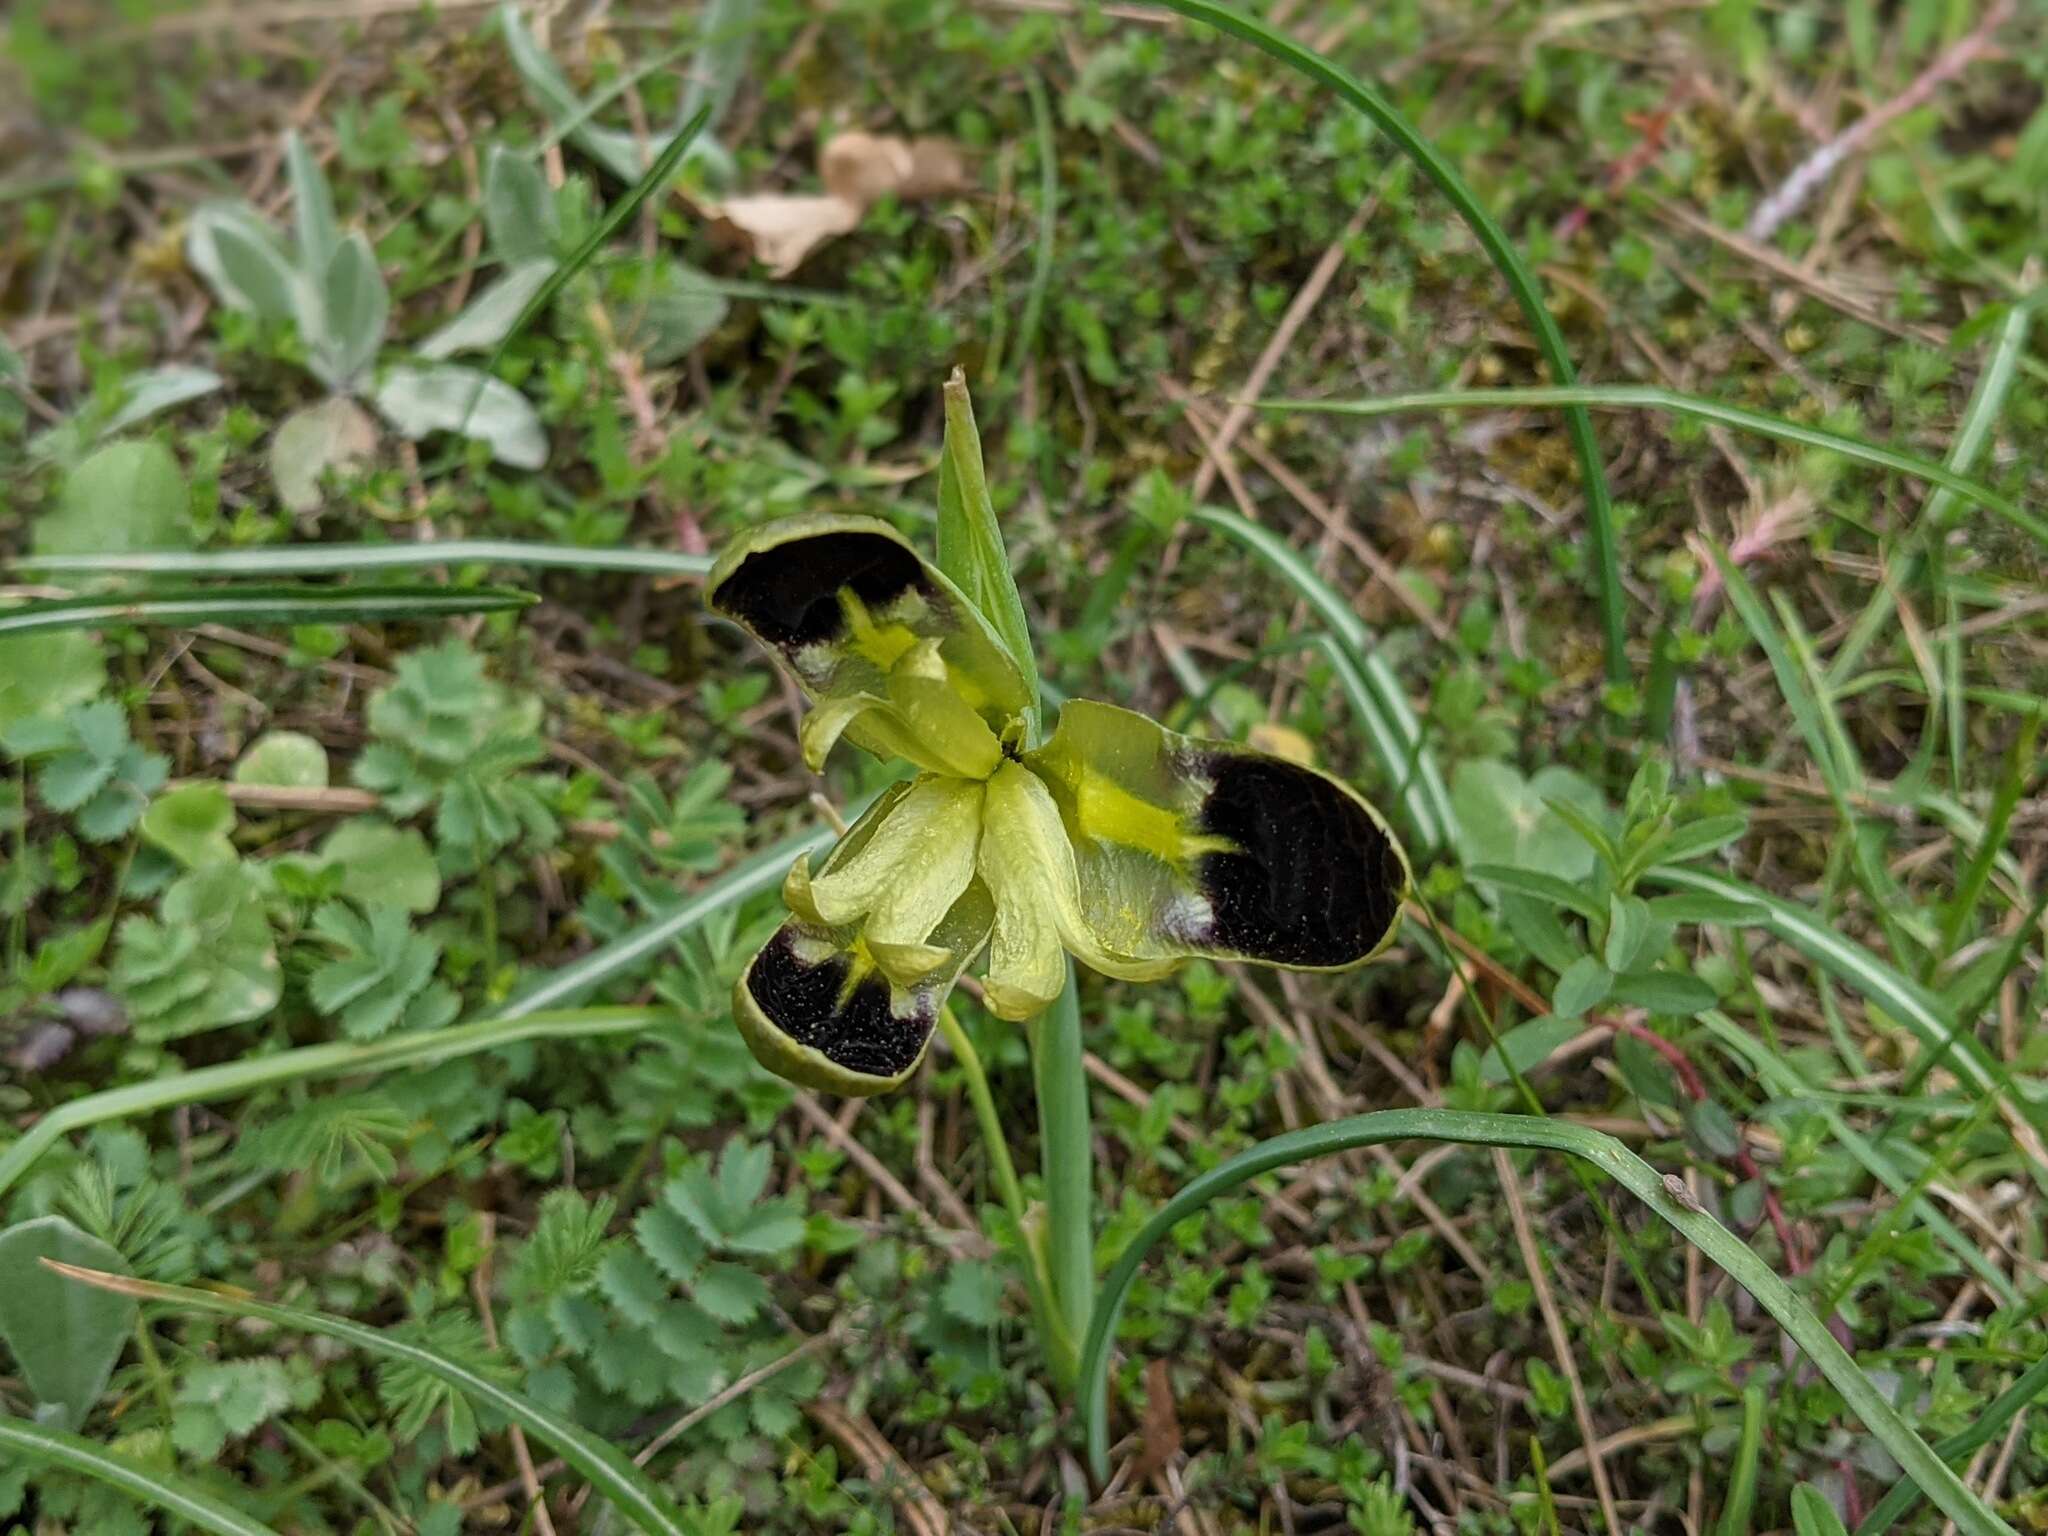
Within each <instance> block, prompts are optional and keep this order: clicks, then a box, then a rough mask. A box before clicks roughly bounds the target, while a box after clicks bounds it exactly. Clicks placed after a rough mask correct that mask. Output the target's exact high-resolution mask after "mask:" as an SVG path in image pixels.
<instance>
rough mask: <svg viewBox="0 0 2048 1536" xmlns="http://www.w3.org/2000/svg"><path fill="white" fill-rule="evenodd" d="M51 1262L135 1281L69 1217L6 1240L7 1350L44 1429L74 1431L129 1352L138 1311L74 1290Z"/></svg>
mask: <svg viewBox="0 0 2048 1536" xmlns="http://www.w3.org/2000/svg"><path fill="white" fill-rule="evenodd" d="M46 1258H48V1259H57V1260H59V1261H61V1262H63V1263H66V1264H83V1265H88V1266H90V1267H92V1268H94V1269H105V1270H112V1271H114V1272H115V1273H117V1274H125V1273H127V1270H128V1261H127V1260H126V1259H124V1258H122V1257H121V1255H120V1254H119V1253H118V1252H116V1251H115V1250H114V1249H112V1248H110V1247H108V1246H107V1245H106V1244H105V1243H103V1242H101V1241H100V1240H99V1239H98V1238H96V1237H93V1236H90V1235H89V1234H87V1233H84V1232H81V1231H79V1230H78V1228H77V1227H75V1226H73V1225H72V1224H71V1223H70V1222H69V1221H67V1220H65V1219H64V1218H63V1217H62V1216H43V1217H38V1218H37V1219H36V1220H34V1221H25V1222H21V1223H20V1224H18V1225H16V1226H13V1227H9V1228H8V1229H7V1230H6V1231H5V1232H0V1343H4V1344H5V1345H6V1346H7V1350H8V1352H9V1353H10V1354H12V1355H13V1356H14V1361H15V1364H16V1366H17V1367H19V1369H20V1371H21V1375H22V1378H23V1379H24V1380H25V1381H27V1383H28V1387H29V1391H30V1392H31V1393H33V1394H34V1396H35V1400H36V1420H37V1422H38V1423H43V1424H49V1425H53V1426H54V1427H56V1428H58V1429H64V1430H74V1429H77V1428H78V1426H79V1425H80V1424H82V1423H84V1422H85V1416H86V1414H87V1413H89V1412H90V1411H91V1410H92V1406H93V1404H94V1403H96V1402H98V1401H99V1396H100V1393H101V1391H102V1390H103V1389H104V1388H105V1387H106V1384H107V1377H108V1376H110V1375H112V1374H113V1370H114V1362H115V1361H117V1360H118V1359H120V1357H121V1351H122V1349H123V1348H124V1347H125V1346H126V1345H127V1342H128V1335H129V1330H130V1329H132V1328H133V1327H134V1326H135V1303H134V1301H133V1300H131V1299H130V1298H128V1297H126V1296H114V1295H109V1294H107V1293H106V1292H94V1291H86V1290H85V1289H84V1288H83V1287H81V1286H76V1285H73V1284H71V1283H70V1282H69V1281H66V1280H64V1279H63V1278H62V1277H61V1276H59V1275H57V1274H56V1273H55V1272H54V1271H53V1270H51V1269H49V1268H48V1267H47V1266H46V1265H45V1264H44V1263H43V1260H44V1259H46Z"/></svg>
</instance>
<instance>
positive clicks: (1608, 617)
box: [1157, 0, 1629, 682]
mask: <svg viewBox="0 0 2048 1536" xmlns="http://www.w3.org/2000/svg"><path fill="white" fill-rule="evenodd" d="M1157 3H1159V4H1161V5H1164V6H1165V7H1167V8H1168V9H1169V10H1174V11H1178V12H1180V14H1181V15H1183V16H1187V17H1190V18H1192V19H1193V20H1195V21H1200V22H1206V23H1207V24H1208V25H1210V26H1212V27H1214V28H1216V29H1217V30H1218V31H1219V32H1227V33H1229V34H1230V35H1231V36H1233V37H1236V38H1241V39H1242V40H1243V41H1245V42H1248V43H1250V44H1251V45H1252V46H1253V47H1255V48H1258V49H1260V50H1262V51H1263V52H1265V53H1267V54H1268V55H1270V56H1271V57H1273V58H1275V59H1278V60H1279V61H1280V62H1281V63H1283V64H1285V65H1287V66H1288V67H1289V68H1291V69H1293V70H1295V71H1296V72H1297V73H1299V74H1301V75H1303V76H1305V77H1307V78H1308V79H1310V80H1313V81H1315V82H1316V83H1317V84H1318V85H1321V86H1324V87H1326V88H1327V89H1329V90H1331V91H1334V92H1335V93H1336V94H1337V95H1338V96H1340V97H1341V98H1343V100H1344V101H1345V102H1346V103H1347V104H1348V105H1349V106H1351V107H1352V108H1353V109H1355V110H1356V111H1358V112H1360V113H1362V114H1364V115H1365V116H1366V117H1367V118H1370V119H1371V120H1372V122H1373V124H1374V126H1375V127H1377V128H1378V129H1379V130H1380V132H1382V133H1384V134H1385V135H1386V136H1387V137H1388V138H1389V139H1391V140H1393V142H1394V143H1395V144H1396V145H1397V146H1398V147H1399V148H1400V150H1401V152H1402V153H1403V154H1405V155H1406V156H1407V157H1408V158H1409V159H1410V160H1412V161H1414V162H1415V165H1416V168H1417V169H1418V170H1420V171H1421V172H1422V173H1423V175H1425V176H1427V177H1428V178H1429V179H1430V180H1431V181H1432V182H1434V183H1435V184H1436V188H1437V190H1438V191H1439V192H1441V193H1443V195H1444V197H1445V198H1446V199H1447V200H1448V201H1449V202H1450V204H1451V206H1452V207H1453V208H1455V209H1456V210H1457V211H1458V216H1459V217H1460V218H1462V219H1463V220H1464V221H1465V225H1466V227H1467V228H1468V229H1470V230H1471V231H1472V235H1473V238H1474V239H1476V240H1477V241H1478V242H1479V245H1480V248H1481V249H1482V250H1484V251H1485V252H1486V254H1487V256H1488V257H1490V258H1491V259H1492V261H1493V264H1494V266H1495V267H1497V268H1499V270H1500V275H1501V277H1502V278H1503V279H1505V280H1506V282H1507V285H1508V288H1509V290H1510V291H1511V292H1512V293H1513V294H1514V296H1515V302H1516V303H1517V304H1519V305H1520V306H1521V309H1522V316H1523V318H1524V319H1525V320H1526V321H1527V322H1528V325H1529V329H1530V330H1531V331H1533V332H1534V333H1535V336H1536V346H1537V349H1538V350H1539V351H1540V352H1542V354H1543V360H1544V362H1546V363H1548V364H1549V365H1550V372H1551V376H1552V377H1553V378H1555V379H1556V380H1557V382H1558V383H1559V384H1560V385H1564V386H1569V385H1571V384H1572V383H1573V382H1574V381H1575V380H1576V379H1577V377H1578V375H1577V374H1576V372H1574V370H1573V368H1572V360H1571V355H1570V353H1568V352H1566V350H1565V345H1564V334H1563V332H1561V331H1559V330H1558V328H1557V321H1556V319H1555V318H1554V317H1553V316H1552V315H1551V313H1550V307H1549V305H1548V304H1546V303H1545V302H1544V298H1543V290H1542V289H1541V288H1540V287H1538V286H1537V283H1536V277H1535V274H1534V273H1532V272H1531V271H1530V270H1529V268H1528V266H1527V264H1526V263H1524V262H1523V260H1522V258H1521V254H1520V253H1519V252H1517V251H1516V249H1515V247H1514V243H1513V242H1512V241H1510V240H1509V239H1508V237H1507V232H1506V231H1505V230H1503V229H1502V228H1501V227H1500V224H1499V223H1498V222H1497V221H1496V220H1495V219H1494V217H1493V215H1492V214H1490V213H1488V212H1487V210H1486V205H1485V204H1484V203H1482V202H1480V201H1479V197H1478V194H1477V193H1475V192H1474V191H1473V190H1472V189H1471V187H1469V186H1467V185H1466V184H1465V179H1464V178H1463V177H1462V176H1460V175H1459V174H1458V171H1457V167H1455V166H1454V165H1452V164H1451V163H1450V161H1448V160H1446V159H1445V158H1444V157H1443V156H1442V155H1441V154H1439V153H1438V152H1437V149H1436V146H1435V145H1433V144H1431V143H1430V142H1429V140H1428V139H1426V138H1424V137H1423V136H1422V134H1421V132H1420V131H1418V130H1417V129H1416V127H1415V125H1414V124H1412V123H1410V122H1409V121H1408V119H1407V118H1406V117H1404V116H1403V115H1402V114H1401V112H1400V110H1399V109H1398V108H1397V107H1395V106H1394V104H1393V103H1392V102H1390V101H1388V100H1387V99H1386V98H1385V97H1384V96H1382V95H1381V94H1380V93H1379V92H1378V91H1377V90H1375V89H1374V88H1373V87H1372V86H1370V85H1367V84H1366V83H1365V82H1364V81H1363V80H1360V79H1359V78H1358V77H1357V76H1355V75H1353V74H1351V73H1350V72H1349V71H1347V70H1345V69H1343V68H1342V67H1341V66H1339V65H1337V64H1334V63H1332V62H1331V61H1330V60H1329V59H1326V58H1324V57H1323V56H1322V55H1321V54H1320V53H1317V52H1316V51H1315V50H1314V49H1313V48H1307V47H1304V46H1303V45H1302V44H1300V43H1297V42H1295V41H1294V40H1293V39H1292V38H1290V37H1286V36H1284V35H1282V34H1281V33H1279V32H1276V31H1274V30H1273V29H1272V28H1271V27H1269V26H1267V25H1266V24H1265V23H1264V22H1262V21H1259V20H1257V19H1255V18H1253V17H1250V16H1246V15H1244V14H1243V13H1242V12H1239V11H1234V10H1232V9H1230V8H1229V7H1228V6H1224V5H1218V4H1216V3H1215V0H1157ZM1560 403H1564V402H1560ZM1567 410H1568V412H1569V414H1568V416H1567V425H1568V427H1569V429H1570V432H1571V439H1572V448H1573V450H1574V451H1575V452H1576V453H1577V455H1578V459H1579V473H1580V476H1581V478H1583V479H1584V481H1585V483H1586V531H1587V535H1588V537H1589V538H1590V539H1591V540H1592V545H1593V562H1592V563H1593V597H1594V601H1595V602H1596V603H1598V604H1599V608H1600V630H1601V634H1602V635H1603V636H1604V638H1605V641H1606V651H1607V676H1608V680H1609V681H1610V682H1623V681H1626V680H1627V678H1628V675H1629V667H1628V650H1627V640H1628V634H1627V629H1626V626H1625V625H1624V623H1623V605H1624V602H1625V600H1626V599H1625V594H1624V593H1623V591H1622V586H1621V564H1620V559H1619V556H1618V554H1617V552H1616V546H1615V539H1614V507H1613V502H1612V498H1611V497H1610V496H1609V494H1608V490H1607V470H1606V468H1605V466H1604V465H1603V464H1602V462H1601V458H1600V443H1599V440H1598V439H1597V438H1596V437H1595V436H1594V435H1593V419H1592V417H1591V416H1589V415H1588V414H1587V413H1586V408H1585V403H1583V402H1579V403H1569V404H1567Z"/></svg>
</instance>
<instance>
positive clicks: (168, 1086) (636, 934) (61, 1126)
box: [0, 827, 834, 1195]
mask: <svg viewBox="0 0 2048 1536" xmlns="http://www.w3.org/2000/svg"><path fill="white" fill-rule="evenodd" d="M833 837H834V833H833V832H832V830H831V828H829V827H820V828H818V829H817V830H816V831H813V832H806V833H802V834H800V835H798V836H796V837H792V838H788V839H785V840H784V841H783V842H780V843H777V844H776V845H775V846H774V847H772V848H769V849H767V850H766V851H765V852H763V853H760V854H757V855H756V856H755V857H754V858H752V859H749V860H748V861H747V862H746V863H744V864H742V865H740V866H738V867H737V868H736V869H733V870H732V871H730V872H729V873H727V874H725V875H723V876H721V877H720V878H719V879H717V880H714V881H712V882H711V884H709V885H707V886H706V887H705V888H704V889H703V890H701V891H699V892H698V893H697V894H696V895H694V896H692V897H691V898H690V899H688V900H687V901H684V902H682V903H681V904H679V905H678V906H677V907H676V909H675V910H674V911H673V912H669V913H666V914H664V915H663V916H662V917H660V918H658V919H656V920H655V921H653V922H650V923H648V924H646V925H644V926H643V927H640V928H638V929H636V930H634V931H633V932H632V933H629V934H627V935H626V936H625V937H623V938H620V939H615V940H613V941H612V942H611V943H609V944H607V945H605V946H604V947H603V948H601V949H596V950H593V951H591V953H589V954H588V955H585V956H584V957H583V958H582V959H581V960H578V961H576V962H574V963H573V964H570V965H565V966H563V967H561V968H560V969H559V970H557V971H555V972H553V973H552V974H551V975H550V976H549V977H548V979H547V980H546V981H545V982H544V983H542V984H541V985H540V986H538V987H536V988H535V989H534V990H533V991H531V992H529V993H527V994H526V995H525V996H524V997H522V998H519V999H518V1000H516V1001H515V1002H512V1003H510V1004H508V1005H507V1006H506V1007H505V1008H504V1009H503V1010H502V1011H500V1012H499V1013H497V1014H494V1015H493V1016H491V1017H490V1018H487V1019H480V1020H478V1021H476V1022H475V1023H471V1024H459V1025H456V1026H454V1027H452V1028H449V1029H439V1030H432V1031H428V1032H423V1033H417V1034H409V1035H393V1036H388V1037H387V1038H385V1039H382V1040H376V1041H372V1042H369V1043H368V1044H363V1045H357V1044H353V1043H347V1042H333V1043H329V1044H325V1045H305V1046H299V1047H298V1048H296V1049H294V1050H289V1051H279V1052H278V1053H277V1054H275V1055H272V1056H259V1057H254V1058H251V1059H249V1060H247V1061H230V1062H223V1063H221V1064H220V1065H219V1066H213V1067H201V1068H198V1069H196V1070H193V1071H190V1072H174V1073H171V1074H169V1075H167V1076H163V1077H157V1078H153V1079H151V1080H149V1081H147V1082H141V1083H131V1084H129V1085H128V1086H127V1087H125V1088H110V1089H107V1090H105V1091H104V1092H101V1093H94V1094H88V1095H86V1096H85V1097H84V1098H81V1099H73V1100H72V1101H71V1102H70V1103H68V1104H63V1105H60V1106H58V1107H57V1108H56V1109H53V1110H51V1111H50V1112H49V1113H48V1114H47V1115H45V1116H43V1118H42V1119H40V1120H38V1121H37V1122H36V1123H35V1125H33V1126H32V1127H30V1129H29V1130H28V1131H27V1132H25V1133H24V1134H23V1135H22V1136H21V1137H20V1138H19V1139H18V1140H16V1141H14V1142H11V1143H10V1144H8V1146H7V1147H6V1148H5V1149H0V1195H5V1194H6V1192H7V1191H8V1189H10V1188H11V1187H12V1186H13V1184H14V1183H15V1181H16V1180H17V1179H19V1178H20V1177H21V1176H22V1174H24V1173H26V1172H27V1171H28V1169H29V1168H31V1167H32V1166H34V1164H35V1162H36V1159H38V1158H39V1157H41V1156H42V1155H43V1153H45V1152H47V1151H48V1150H49V1149H50V1148H51V1147H52V1146H53V1145H55V1144H56V1142H57V1141H58V1140H59V1139H60V1138H62V1137H64V1136H66V1135H68V1134H69V1133H70V1132H72V1131H77V1130H83V1129H85V1128H86V1127H87V1126H92V1125H99V1124H102V1123H103V1122H105V1121H109V1120H123V1119H127V1118H129V1117H130V1116H134V1115H146V1114H152V1113H154V1112H156V1111H157V1110H162V1109H171V1108H174V1107H176V1106H177V1105H180V1104H209V1103H216V1102H218V1101H220V1100H222V1099H233V1098H240V1097H242V1096H243V1095H245V1094H249V1093H253V1092H255V1091H256V1090H257V1089H259V1088H267V1087H270V1086H272V1085H274V1084H277V1083H288V1082H296V1081H300V1080H303V1079H308V1078H315V1077H337V1076H345V1075H346V1076H353V1075H357V1074H363V1073H372V1072H388V1071H391V1070H393V1069H394V1068H397V1067H403V1066H412V1065H416V1064H419V1063H423V1062H438V1061H447V1060H450V1059H452V1058H454V1057H457V1056H468V1055H472V1054H474V1053H475V1052H477V1051H488V1050H492V1049H494V1048H496V1047H498V1046H501V1045H510V1044H512V1043H514V1042H515V1041H519V1040H537V1039H561V1038H564V1037H573V1036H578V1035H599V1034H611V1033H614V1032H616V1031H619V1030H626V1029H641V1028H644V1027H646V1025H648V1024H649V1023H651V1022H653V1021H654V1020H655V1019H657V1018H660V1017H662V1016H664V1015H665V1014H666V1012H667V1010H665V1009H656V1008H581V1009H578V1008H571V1007H569V1006H568V1005H569V1004H570V1003H572V1002H574V1001H575V1000H576V999H578V998H580V997H582V996H583V995H584V994H586V993H588V992H590V991H591V990H592V989H593V988H595V987H598V986H601V985H602V984H603V983H605V982H606V981H609V980H610V979H611V978H612V977H614V976H616V975H618V974H620V973H621V972H623V971H627V970H630V969H631V968H632V967H633V966H635V965H638V964H639V963H640V962H641V961H642V960H644V959H646V958H647V956H649V955H652V954H655V953H657V952H659V951H660V950H661V949H663V948H665V947H666V946H668V945H670V944H672V943H674V942H675V941H676V940H677V939H678V938H680V937H681V936H682V935H683V934H685V933H687V932H689V931H690V930H691V929H692V928H695V927H696V926H697V925H698V924H699V923H702V922H704V921H705V920H706V919H708V918H710V917H711V916H712V915H713V914H715V913H717V912H720V911H723V910H724V909H725V908H727V907H729V906H732V905H734V904H736V903H738V902H741V901H744V900H746V899H747V898H748V897H749V896H753V895H755V894H757V893H759V892H761V891H766V890H772V889H774V888H775V887H776V886H778V885H780V884H781V883H782V877H783V875H784V874H785V873H786V872H787V871H788V869H789V866H790V864H791V862H792V861H793V860H795V859H796V857H797V856H798V855H799V854H801V853H810V852H814V851H815V850H817V849H819V848H821V847H824V846H826V845H827V844H829V843H830V842H831V841H832V840H833Z"/></svg>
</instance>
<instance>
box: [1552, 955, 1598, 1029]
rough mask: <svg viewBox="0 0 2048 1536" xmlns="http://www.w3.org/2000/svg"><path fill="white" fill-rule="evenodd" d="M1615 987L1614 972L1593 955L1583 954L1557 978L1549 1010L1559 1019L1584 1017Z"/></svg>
mask: <svg viewBox="0 0 2048 1536" xmlns="http://www.w3.org/2000/svg"><path fill="white" fill-rule="evenodd" d="M1613 987H1614V973H1613V972H1612V971H1610V970H1608V969H1607V967H1606V966H1604V965H1602V964H1601V963H1600V962H1599V961H1598V960H1595V959H1594V958H1593V957H1592V956H1591V955H1581V956H1580V957H1579V958H1578V959H1577V960H1574V961H1573V962H1572V963H1571V964H1570V965H1569V966H1567V967H1566V968H1565V973H1564V974H1563V975H1562V976H1560V977H1558V978H1557V988H1556V990H1555V991H1553V992H1552V993H1551V994H1550V1010H1551V1012H1552V1013H1554V1014H1555V1015H1556V1016H1557V1017H1558V1018H1560V1019H1577V1018H1580V1017H1583V1016H1584V1014H1585V1012H1586V1010H1587V1009H1589V1008H1596V1007H1598V1006H1599V1005H1600V1003H1601V1001H1602V1000H1603V999H1604V998H1605V997H1606V996H1607V994H1608V992H1609V991H1611V990H1612V989H1613Z"/></svg>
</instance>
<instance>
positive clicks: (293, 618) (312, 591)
mask: <svg viewBox="0 0 2048 1536" xmlns="http://www.w3.org/2000/svg"><path fill="white" fill-rule="evenodd" d="M539 601H540V599H539V598H538V597H537V596H536V595H535V594H533V593H531V592H521V591H518V590H517V589H515V588H512V587H438V586H388V587H376V586H364V587H323V586H312V585H305V586H297V585H286V584H282V583H280V584H275V585H264V586H247V587H191V588H182V589H174V590H170V591H159V592H153V593H150V594H148V595H147V596H143V595H135V596H128V597H124V596H121V595H119V594H114V595H111V596H108V597H52V598H38V599H36V600H35V601H33V602H27V603H23V604H21V605H19V606H18V607H14V608H6V609H0V635H24V634H33V633H35V632H36V631H38V630H49V629H99V628H103V627H105V626H108V625H116V624H133V625H142V626H151V627H166V628H173V629H190V628H192V627H194V626H195V625H200V624H236V625H242V626H268V625H280V624H284V625H290V624H383V623H389V622H392V621H394V620H399V619H443V618H449V617H451V616H453V615H455V614H462V613H498V612H503V611H504V610H507V609H514V608H528V607H531V606H532V605H533V604H535V603H537V602H539Z"/></svg>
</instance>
